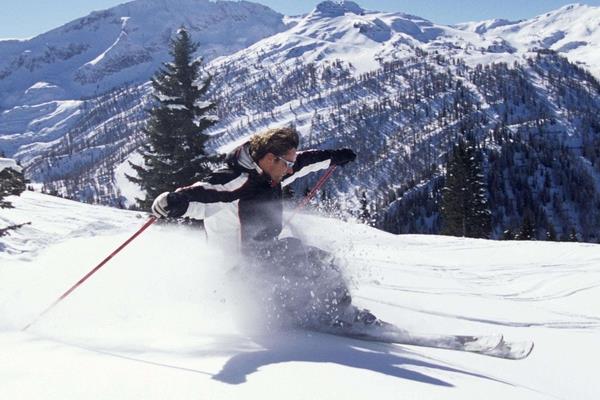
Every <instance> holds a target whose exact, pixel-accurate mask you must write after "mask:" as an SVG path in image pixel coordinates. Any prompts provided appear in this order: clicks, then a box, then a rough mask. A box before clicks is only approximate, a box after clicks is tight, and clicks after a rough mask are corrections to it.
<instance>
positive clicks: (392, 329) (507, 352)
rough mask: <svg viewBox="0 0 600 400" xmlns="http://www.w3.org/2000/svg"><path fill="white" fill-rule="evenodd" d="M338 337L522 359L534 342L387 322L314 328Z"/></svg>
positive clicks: (529, 351)
mask: <svg viewBox="0 0 600 400" xmlns="http://www.w3.org/2000/svg"><path fill="white" fill-rule="evenodd" d="M314 330H315V331H318V332H323V333H328V334H332V335H336V336H344V337H350V338H353V339H360V340H366V341H372V342H382V343H394V344H404V345H412V346H421V347H432V348H438V349H447V350H457V351H466V352H470V353H477V354H481V355H486V356H491V357H498V358H504V359H509V360H520V359H523V358H526V357H527V356H528V355H529V354H530V353H531V351H532V350H533V342H531V341H525V342H508V341H505V340H504V337H503V336H502V335H500V334H499V335H430V334H415V333H411V332H408V331H406V330H404V329H401V328H399V327H397V326H395V325H393V324H390V323H388V322H383V321H378V322H377V323H375V324H373V325H370V326H364V325H360V324H352V325H345V326H328V327H319V328H316V329H314Z"/></svg>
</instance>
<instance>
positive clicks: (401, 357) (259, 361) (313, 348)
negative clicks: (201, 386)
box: [212, 332, 496, 387]
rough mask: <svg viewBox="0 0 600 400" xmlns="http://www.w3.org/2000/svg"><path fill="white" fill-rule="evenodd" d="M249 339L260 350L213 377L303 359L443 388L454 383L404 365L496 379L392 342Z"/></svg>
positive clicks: (295, 336)
mask: <svg viewBox="0 0 600 400" xmlns="http://www.w3.org/2000/svg"><path fill="white" fill-rule="evenodd" d="M250 339H251V340H252V341H254V342H255V343H258V344H260V345H261V346H262V347H263V349H262V350H259V351H252V352H242V353H238V354H236V355H234V356H233V357H232V358H230V359H229V360H228V361H227V362H226V363H225V365H223V367H222V369H221V371H219V373H217V374H216V375H214V376H213V377H212V379H215V380H218V381H221V382H225V383H228V384H232V385H237V384H241V383H244V382H246V379H247V377H248V375H250V374H253V373H255V372H257V371H258V370H259V369H260V368H261V367H264V366H267V365H272V364H281V363H286V362H293V361H304V362H315V363H335V364H339V365H343V366H347V367H352V368H360V369H366V370H370V371H374V372H378V373H381V374H385V375H390V376H393V377H396V378H401V379H407V380H413V381H418V382H423V383H428V384H432V385H438V386H445V387H453V385H452V384H451V383H449V382H446V381H443V380H441V379H438V378H435V377H433V376H429V375H426V374H424V373H422V372H416V371H412V370H410V369H408V368H403V366H407V367H409V368H410V367H411V366H416V367H422V368H429V369H435V370H442V371H449V372H455V373H460V374H466V375H470V376H476V377H479V378H483V379H490V380H496V379H493V378H490V377H486V376H483V375H479V374H475V373H471V372H467V371H462V370H459V369H456V368H451V367H447V366H444V365H441V364H437V363H434V362H429V361H423V360H420V359H418V358H417V357H411V353H410V352H409V351H406V350H402V349H401V348H400V347H397V346H394V345H388V344H382V343H372V342H371V343H370V342H365V341H361V340H354V339H348V338H340V337H335V336H331V335H326V334H321V333H307V332H286V333H277V334H275V335H270V336H258V337H256V336H255V337H251V338H250ZM400 353H401V354H400ZM413 354H414V353H413ZM415 356H416V354H415Z"/></svg>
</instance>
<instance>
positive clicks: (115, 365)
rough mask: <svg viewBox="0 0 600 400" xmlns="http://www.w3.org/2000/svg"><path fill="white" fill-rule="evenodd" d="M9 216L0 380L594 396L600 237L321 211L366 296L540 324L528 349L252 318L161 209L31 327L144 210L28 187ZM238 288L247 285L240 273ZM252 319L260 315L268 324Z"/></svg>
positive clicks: (110, 388)
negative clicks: (272, 327)
mask: <svg viewBox="0 0 600 400" xmlns="http://www.w3.org/2000/svg"><path fill="white" fill-rule="evenodd" d="M9 199H10V201H11V202H12V203H13V205H14V206H15V207H16V208H15V209H10V210H0V218H1V219H0V225H1V226H4V225H5V224H16V223H22V222H29V221H31V222H32V224H31V225H27V226H24V227H22V228H21V229H19V230H17V231H14V232H12V233H11V235H10V236H7V237H3V238H1V239H0V240H1V242H0V245H1V247H0V248H1V249H2V251H1V252H0V281H1V282H2V285H1V286H0V353H1V354H2V355H3V357H2V358H0V387H2V395H3V396H2V397H6V398H19V399H34V398H36V399H37V398H45V399H64V398H86V399H96V398H97V399H106V398H111V399H131V398H144V399H164V398H177V399H188V398H189V399H192V398H193V399H197V398H210V399H226V398H227V399H229V398H260V399H279V398H286V399H307V398H318V399H334V398H335V399H339V398H343V399H365V398H377V399H397V398H399V396H400V397H402V398H407V399H416V398H419V399H434V398H443V399H470V398H481V397H482V395H483V396H484V397H485V398H486V399H503V400H504V399H506V398H511V399H527V400H531V399H557V398H558V399H596V398H598V396H599V395H600V387H599V385H598V383H597V374H596V372H595V368H594V367H595V364H596V362H597V359H598V357H599V356H600V350H599V348H598V346H597V337H598V331H599V329H600V322H599V321H600V308H599V307H598V302H597V298H598V296H599V295H600V267H599V265H600V251H599V250H600V247H599V246H598V245H593V244H578V243H549V242H511V241H501V242H495V241H487V240H473V239H463V238H451V237H442V236H424V235H400V236H395V235H391V234H388V233H385V232H381V231H377V230H374V229H372V228H369V227H367V226H364V225H358V224H354V223H346V222H342V221H338V220H334V219H327V218H324V217H320V216H312V215H308V214H304V215H298V216H296V217H295V219H294V221H293V222H292V226H291V229H290V231H292V232H294V233H295V235H297V236H299V237H301V238H303V240H305V241H306V242H307V243H309V244H313V245H318V246H319V247H321V248H323V249H325V250H329V251H333V252H334V253H335V254H336V255H337V258H338V262H339V263H340V264H341V265H343V266H344V267H345V268H346V271H347V273H348V275H349V276H350V277H351V278H352V281H353V298H354V301H355V302H356V303H357V304H360V305H362V306H365V307H367V308H369V309H371V310H372V311H373V312H374V313H375V314H376V315H378V316H380V317H381V318H383V319H386V320H388V321H391V322H395V323H397V324H400V325H401V326H403V327H404V328H406V329H410V330H414V331H419V332H431V333H459V334H469V333H498V332H501V333H503V334H504V335H505V337H507V338H508V339H513V340H521V339H531V340H534V341H535V343H536V347H535V349H534V351H533V353H532V355H531V356H530V357H529V358H527V359H525V360H522V361H507V360H501V359H496V358H491V357H485V356H479V355H475V354H467V353H460V352H454V351H448V350H436V349H427V348H419V347H413V346H401V345H386V344H377V343H368V342H362V341H358V340H351V339H345V338H339V337H333V336H329V335H324V334H317V333H307V332H301V331H288V332H271V333H268V334H267V333H260V332H257V331H256V329H252V326H248V325H247V324H241V323H239V314H243V313H244V312H246V311H247V308H246V304H247V303H248V299H245V301H244V298H243V296H241V295H240V294H239V293H238V291H237V290H235V289H236V288H234V287H233V285H232V283H231V279H229V269H228V267H229V265H228V260H227V258H224V257H223V255H220V254H218V253H216V252H214V251H213V250H211V249H210V248H208V247H207V246H206V244H205V243H204V236H203V234H202V233H201V232H198V231H194V230H192V229H191V228H186V227H180V226H164V225H157V224H155V225H152V226H151V227H150V228H149V229H148V230H146V231H145V232H144V233H143V234H142V235H140V236H139V237H138V238H137V239H136V240H135V241H133V242H132V243H131V244H130V245H129V246H128V247H127V248H125V249H124V250H123V251H122V252H121V253H119V254H118V255H116V256H115V257H114V258H113V259H111V261H110V262H109V263H108V264H106V265H105V266H104V267H103V269H101V270H99V271H98V272H97V273H96V274H95V275H94V276H92V277H91V278H90V279H89V280H88V281H87V282H85V283H84V284H83V285H82V286H81V287H79V288H78V289H77V290H76V291H74V292H73V293H72V294H71V295H70V296H69V297H67V298H66V299H65V300H64V301H63V302H62V303H60V304H59V305H58V306H57V307H55V308H54V309H53V310H52V311H50V312H49V313H48V314H46V315H45V316H44V317H43V318H42V319H41V320H39V321H38V322H37V323H36V324H35V325H33V326H32V327H31V328H30V329H29V330H28V331H27V332H21V331H20V330H19V329H20V328H21V327H23V326H24V325H25V324H26V323H28V322H30V321H31V320H32V319H33V318H34V317H35V316H36V315H37V314H38V313H39V312H41V311H42V310H43V309H44V308H45V307H46V306H48V305H49V304H50V303H51V302H52V301H53V300H54V299H56V298H57V297H58V296H59V295H60V294H61V293H62V292H64V291H65V290H66V289H67V288H68V287H69V286H70V285H72V284H73V283H75V282H76V281H77V280H79V279H80V278H81V277H82V276H83V275H84V274H85V273H87V272H88V271H90V270H91V269H92V268H93V266H95V265H96V264H97V263H98V262H99V261H100V260H101V259H103V258H104V257H106V255H108V254H109V253H110V252H112V251H113V250H114V249H115V248H116V247H117V246H119V245H120V244H121V243H122V242H124V241H125V240H126V239H127V238H128V237H129V236H131V235H132V234H133V233H134V232H135V231H136V230H138V229H139V228H140V227H141V226H142V224H143V223H144V222H145V221H146V218H147V216H146V215H142V214H140V213H136V212H130V211H124V210H117V209H111V208H107V207H99V206H90V205H85V204H81V203H75V202H72V201H68V200H64V199H60V198H55V197H50V196H46V195H42V194H39V193H33V192H25V193H23V194H22V196H21V197H10V198H9ZM232 289H233V290H232ZM254 328H255V327H254Z"/></svg>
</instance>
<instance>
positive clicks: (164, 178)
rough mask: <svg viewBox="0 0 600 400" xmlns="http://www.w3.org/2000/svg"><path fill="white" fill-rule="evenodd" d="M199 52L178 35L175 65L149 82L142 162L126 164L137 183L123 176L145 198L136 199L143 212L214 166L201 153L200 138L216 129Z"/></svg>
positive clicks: (181, 33) (174, 42)
mask: <svg viewBox="0 0 600 400" xmlns="http://www.w3.org/2000/svg"><path fill="white" fill-rule="evenodd" d="M197 48H198V44H196V43H194V42H192V40H191V38H190V36H189V34H188V32H187V31H186V30H185V29H183V28H181V29H179V31H178V32H177V35H176V37H175V39H173V40H172V41H171V50H170V54H171V55H172V56H173V62H170V63H164V64H163V68H161V69H160V70H159V71H158V72H157V73H156V74H155V75H154V77H153V78H152V87H153V89H154V93H153V99H154V101H155V106H154V108H152V109H151V110H150V111H149V113H150V118H149V120H148V122H147V123H146V126H145V128H144V133H145V134H146V137H147V139H148V141H147V143H146V144H145V145H143V146H142V151H141V153H142V156H143V158H144V162H143V165H135V164H132V163H130V164H131V166H132V168H133V169H134V170H135V172H136V173H137V177H132V176H127V178H128V179H129V180H131V181H133V182H135V183H137V184H139V185H140V186H141V187H142V189H143V190H144V191H145V192H146V198H145V199H136V200H137V201H138V204H139V206H140V207H141V208H144V209H147V208H149V207H150V205H151V204H152V201H153V199H154V198H155V197H156V196H158V195H159V194H160V193H162V192H166V191H172V190H174V189H175V188H177V187H180V186H184V185H189V184H192V183H193V182H196V181H198V180H199V179H202V178H203V177H205V176H206V175H207V174H208V173H209V172H210V168H209V165H208V163H209V162H211V161H215V160H214V159H211V158H210V157H208V155H207V154H206V150H205V147H204V146H205V143H206V141H207V140H208V135H206V134H205V133H204V132H205V131H206V129H208V128H209V127H210V126H212V125H213V124H215V123H216V118H214V116H212V115H209V112H210V111H211V110H213V109H214V104H212V103H209V102H207V101H202V100H201V99H202V98H203V96H204V95H205V94H206V91H207V90H208V86H209V84H210V80H211V78H210V77H208V78H205V79H204V80H202V77H201V69H200V67H201V61H200V60H194V59H193V55H194V52H195V51H196V50H197Z"/></svg>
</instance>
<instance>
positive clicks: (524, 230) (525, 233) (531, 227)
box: [517, 209, 536, 240]
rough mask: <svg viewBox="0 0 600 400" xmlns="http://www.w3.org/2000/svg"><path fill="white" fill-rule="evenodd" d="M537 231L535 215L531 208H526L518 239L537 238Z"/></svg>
mask: <svg viewBox="0 0 600 400" xmlns="http://www.w3.org/2000/svg"><path fill="white" fill-rule="evenodd" d="M535 232H536V229H535V218H534V216H533V212H532V211H531V210H530V209H526V210H525V213H524V215H523V223H522V224H521V229H520V230H519V234H518V235H517V239H519V240H535V238H536V235H535Z"/></svg>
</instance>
